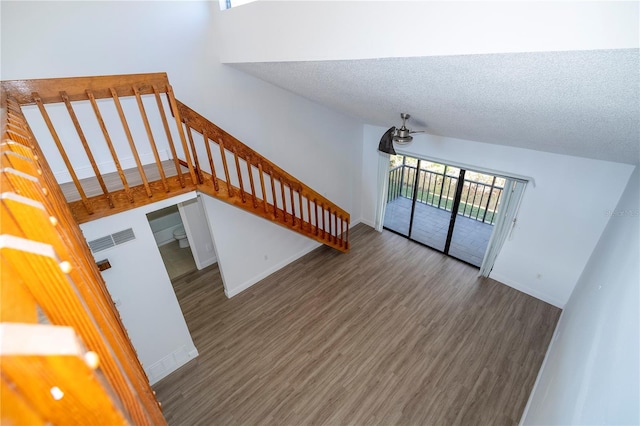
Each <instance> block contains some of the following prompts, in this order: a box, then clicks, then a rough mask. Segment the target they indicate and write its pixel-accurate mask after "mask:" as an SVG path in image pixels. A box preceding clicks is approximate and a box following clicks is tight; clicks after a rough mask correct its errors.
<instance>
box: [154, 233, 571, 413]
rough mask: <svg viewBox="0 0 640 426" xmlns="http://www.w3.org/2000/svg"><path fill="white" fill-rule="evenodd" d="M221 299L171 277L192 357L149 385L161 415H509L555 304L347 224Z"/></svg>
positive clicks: (522, 398) (548, 330) (203, 286)
mask: <svg viewBox="0 0 640 426" xmlns="http://www.w3.org/2000/svg"><path fill="white" fill-rule="evenodd" d="M351 241H352V249H351V252H350V253H347V254H342V253H339V252H337V251H335V250H333V249H330V248H328V247H320V248H318V249H317V250H315V251H314V252H312V253H310V254H308V255H306V256H304V257H303V258H301V259H300V260H298V261H296V262H294V263H293V264H291V265H289V266H287V267H285V268H284V269H282V270H280V271H278V272H277V273H275V274H273V275H271V276H270V277H268V278H266V279H265V280H263V281H261V282H260V283H258V284H256V285H255V286H253V287H251V288H250V289H248V290H246V291H245V292H243V293H241V294H239V295H237V296H235V297H234V298H232V299H227V298H226V297H225V296H224V293H223V290H222V284H221V281H220V277H219V273H218V270H217V266H213V267H211V268H209V269H207V270H203V271H199V272H194V273H192V274H189V275H187V276H184V277H182V278H181V279H180V280H179V281H178V282H176V283H175V289H176V294H177V296H178V300H179V301H180V305H181V307H182V310H183V312H184V314H185V317H186V320H187V324H188V326H189V329H190V331H191V334H192V336H193V339H194V342H195V345H196V347H197V348H198V351H199V352H200V356H199V357H198V358H197V359H195V360H193V361H191V362H190V363H189V364H187V365H186V366H184V367H183V368H181V369H180V370H178V371H176V372H175V373H173V374H171V375H170V376H168V377H167V378H165V379H164V380H162V381H161V382H160V383H158V384H156V385H155V386H154V388H155V390H156V391H157V397H158V399H159V400H160V401H161V402H162V403H163V410H164V414H165V417H166V418H167V420H168V422H169V424H170V425H224V424H238V425H240V424H241V425H257V424H262V425H270V424H273V425H311V424H329V425H343V424H349V425H365V424H366V425H369V424H381V425H391V424H402V425H431V424H433V425H449V424H464V425H466V424H478V425H509V424H511V425H513V424H517V422H518V421H519V419H520V416H521V414H522V411H523V409H524V406H525V404H526V401H527V398H528V396H529V392H530V391H531V388H532V386H533V383H534V381H535V378H536V375H537V372H538V370H539V368H540V365H541V363H542V360H543V358H544V354H545V351H546V349H547V346H548V344H549V341H550V339H551V335H552V333H553V330H554V328H555V324H556V322H557V320H558V317H559V314H560V310H559V309H557V308H555V307H553V306H550V305H548V304H546V303H544V302H541V301H539V300H536V299H534V298H532V297H530V296H527V295H525V294H523V293H520V292H518V291H516V290H514V289H511V288H509V287H507V286H504V285H502V284H499V283H497V282H495V281H493V280H489V279H478V278H476V275H477V273H478V270H477V269H476V268H474V267H471V266H469V265H466V264H464V263H461V262H459V261H456V260H454V259H451V258H448V257H446V256H444V255H442V254H440V253H438V252H436V251H433V250H431V249H429V248H426V247H423V246H421V245H418V244H415V243H412V242H410V241H408V240H406V239H405V238H402V237H400V236H398V235H395V234H393V233H391V232H388V231H385V232H383V233H378V232H376V231H374V230H372V229H371V228H369V227H367V226H364V225H359V226H357V227H355V228H354V230H353V232H352V240H351Z"/></svg>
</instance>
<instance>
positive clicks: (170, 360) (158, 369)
mask: <svg viewBox="0 0 640 426" xmlns="http://www.w3.org/2000/svg"><path fill="white" fill-rule="evenodd" d="M197 356H198V350H197V349H196V347H195V346H191V347H189V346H182V347H181V348H179V349H177V350H175V351H173V352H172V353H170V354H169V355H167V356H165V357H164V358H162V359H161V360H160V361H158V362H156V363H154V364H152V365H150V366H149V367H146V368H145V369H144V371H145V372H146V373H147V377H149V384H150V385H153V384H154V383H157V382H159V381H160V380H162V379H164V378H165V377H167V376H168V375H169V374H171V373H173V372H174V371H176V370H177V369H178V368H180V367H182V366H183V365H185V364H186V363H187V362H189V361H191V360H192V359H193V358H195V357H197Z"/></svg>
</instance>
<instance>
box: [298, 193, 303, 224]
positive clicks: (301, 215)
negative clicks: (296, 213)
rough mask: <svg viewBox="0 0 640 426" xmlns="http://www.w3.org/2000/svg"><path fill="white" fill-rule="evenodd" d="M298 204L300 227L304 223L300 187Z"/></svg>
mask: <svg viewBox="0 0 640 426" xmlns="http://www.w3.org/2000/svg"><path fill="white" fill-rule="evenodd" d="M298 205H299V206H300V227H302V225H304V207H303V204H302V189H301V188H298Z"/></svg>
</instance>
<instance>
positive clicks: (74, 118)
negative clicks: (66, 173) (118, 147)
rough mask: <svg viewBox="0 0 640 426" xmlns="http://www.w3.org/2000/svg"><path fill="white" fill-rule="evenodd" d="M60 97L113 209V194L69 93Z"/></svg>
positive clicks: (62, 93) (61, 94)
mask: <svg viewBox="0 0 640 426" xmlns="http://www.w3.org/2000/svg"><path fill="white" fill-rule="evenodd" d="M60 97H61V98H62V100H63V101H64V105H65V106H66V107H67V112H68V113H69V117H71V122H72V123H73V126H74V127H75V129H76V132H77V133H78V137H79V138H80V143H82V147H83V148H84V152H85V153H86V154H87V158H88V159H89V162H90V163H91V168H92V169H93V173H94V174H95V175H96V179H98V183H99V184H100V188H101V189H102V193H103V194H104V195H105V196H106V197H107V201H108V202H109V207H111V208H113V200H112V199H111V194H110V193H109V190H108V189H107V185H105V183H104V179H102V174H101V173H100V169H98V165H97V164H96V160H95V158H94V157H93V154H92V153H91V148H89V143H88V142H87V138H86V137H85V136H84V132H83V131H82V127H80V121H78V117H77V116H76V113H75V111H74V110H73V106H72V105H71V101H69V96H67V92H65V91H62V92H60Z"/></svg>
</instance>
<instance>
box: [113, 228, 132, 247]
mask: <svg viewBox="0 0 640 426" xmlns="http://www.w3.org/2000/svg"><path fill="white" fill-rule="evenodd" d="M111 237H112V238H113V242H114V243H115V244H116V245H118V244H124V243H126V242H127V241H131V240H135V239H136V236H135V234H134V233H133V229H131V228H129V229H125V230H124V231H120V232H116V233H114V234H111Z"/></svg>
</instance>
